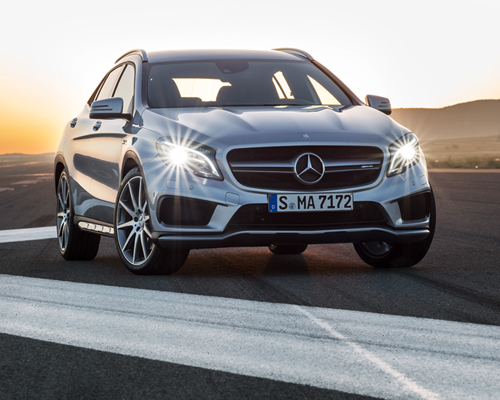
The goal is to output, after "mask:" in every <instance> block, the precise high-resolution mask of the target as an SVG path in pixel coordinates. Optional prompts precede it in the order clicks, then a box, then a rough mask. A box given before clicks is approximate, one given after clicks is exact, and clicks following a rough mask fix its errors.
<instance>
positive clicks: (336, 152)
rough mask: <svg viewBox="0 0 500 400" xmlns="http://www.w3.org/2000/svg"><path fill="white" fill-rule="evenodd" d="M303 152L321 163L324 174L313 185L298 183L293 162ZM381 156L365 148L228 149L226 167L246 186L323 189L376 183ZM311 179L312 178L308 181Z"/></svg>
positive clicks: (293, 147)
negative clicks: (319, 159)
mask: <svg viewBox="0 0 500 400" xmlns="http://www.w3.org/2000/svg"><path fill="white" fill-rule="evenodd" d="M306 153H312V154H315V155H317V156H318V157H320V158H321V160H322V161H323V164H324V166H325V173H324V175H323V177H322V178H321V179H320V180H319V181H318V182H316V183H313V184H306V183H304V182H302V181H300V180H299V179H298V177H297V175H296V172H295V163H296V161H297V160H298V159H299V157H300V156H301V155H303V154H306ZM383 160H384V154H383V152H382V150H380V149H379V148H378V147H369V146H289V147H263V148H245V149H235V150H231V151H230V152H229V153H228V155H227V161H228V163H229V167H230V168H231V171H232V173H233V175H234V177H235V178H236V180H237V181H238V182H239V183H240V184H242V185H244V186H248V187H252V188H259V189H275V190H304V189H307V190H325V189H327V190H328V189H343V188H350V187H357V186H363V185H368V184H370V183H373V182H375V181H376V180H377V178H378V177H379V175H380V171H381V169H382V164H383ZM311 180H313V179H311Z"/></svg>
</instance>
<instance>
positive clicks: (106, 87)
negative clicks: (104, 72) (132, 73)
mask: <svg viewBox="0 0 500 400" xmlns="http://www.w3.org/2000/svg"><path fill="white" fill-rule="evenodd" d="M122 70H123V66H120V67H118V68H116V69H114V70H113V71H111V72H110V73H109V75H108V77H107V78H106V81H105V82H104V83H103V85H102V86H101V89H100V90H99V94H98V95H97V97H96V98H95V99H94V101H96V100H102V99H108V98H110V97H112V93H113V88H114V87H115V83H116V81H117V79H118V77H119V76H120V74H121V72H122Z"/></svg>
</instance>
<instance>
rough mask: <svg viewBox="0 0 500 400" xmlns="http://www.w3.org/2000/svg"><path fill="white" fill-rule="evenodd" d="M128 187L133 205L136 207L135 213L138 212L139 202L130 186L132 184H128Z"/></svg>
mask: <svg viewBox="0 0 500 400" xmlns="http://www.w3.org/2000/svg"><path fill="white" fill-rule="evenodd" d="M127 186H128V191H129V193H130V199H131V200H132V205H133V206H134V211H137V208H138V207H137V200H136V198H135V194H134V191H133V190H132V186H131V185H130V182H129V183H128V184H127Z"/></svg>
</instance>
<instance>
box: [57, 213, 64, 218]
mask: <svg viewBox="0 0 500 400" xmlns="http://www.w3.org/2000/svg"><path fill="white" fill-rule="evenodd" d="M65 215H66V213H65V212H64V211H61V212H58V213H57V218H64V216H65Z"/></svg>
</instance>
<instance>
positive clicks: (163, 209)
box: [158, 196, 217, 226]
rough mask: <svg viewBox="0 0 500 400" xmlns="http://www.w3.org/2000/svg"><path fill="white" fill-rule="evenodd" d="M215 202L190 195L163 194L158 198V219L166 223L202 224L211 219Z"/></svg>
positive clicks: (177, 224) (180, 224)
mask: <svg viewBox="0 0 500 400" xmlns="http://www.w3.org/2000/svg"><path fill="white" fill-rule="evenodd" d="M216 207H217V203H213V202H211V201H206V200H199V199H193V198H190V197H176V196H165V197H162V198H161V199H160V203H159V207H158V219H159V221H160V222H161V223H164V224H166V225H176V226H204V225H207V224H208V223H209V222H210V220H211V219H212V215H213V213H214V211H215V208H216Z"/></svg>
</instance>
